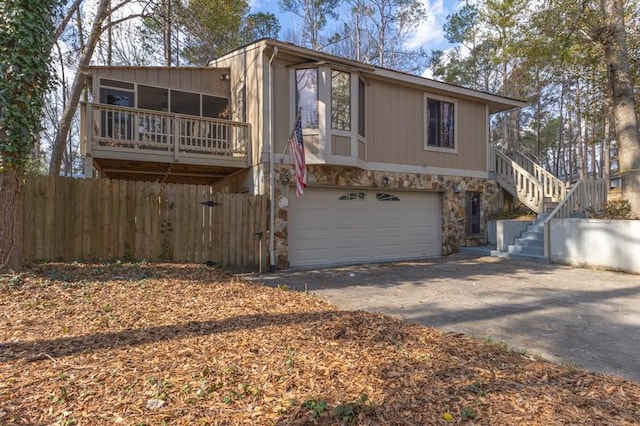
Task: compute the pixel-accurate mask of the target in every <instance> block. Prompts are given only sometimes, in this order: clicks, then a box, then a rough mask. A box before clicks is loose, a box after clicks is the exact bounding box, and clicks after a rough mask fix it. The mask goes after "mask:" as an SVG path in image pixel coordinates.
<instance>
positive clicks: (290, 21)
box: [249, 0, 460, 51]
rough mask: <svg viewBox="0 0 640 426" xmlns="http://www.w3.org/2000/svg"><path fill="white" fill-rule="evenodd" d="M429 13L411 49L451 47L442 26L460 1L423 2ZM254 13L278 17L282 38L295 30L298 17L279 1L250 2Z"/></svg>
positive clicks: (438, 0) (429, 0) (417, 32)
mask: <svg viewBox="0 0 640 426" xmlns="http://www.w3.org/2000/svg"><path fill="white" fill-rule="evenodd" d="M421 1H422V3H423V4H424V6H425V9H426V11H427V19H426V20H425V21H424V22H423V23H422V24H421V25H420V27H419V28H418V30H417V31H416V33H415V34H414V35H413V37H412V39H411V40H410V41H409V47H418V46H422V47H424V48H425V49H426V50H427V51H430V50H432V49H446V48H447V47H449V44H448V43H447V40H446V39H445V38H444V35H443V33H442V25H443V24H444V22H445V19H446V17H447V15H450V14H451V13H454V12H455V10H456V9H457V8H458V7H459V3H460V2H459V0H421ZM249 3H250V5H251V11H252V12H271V13H273V14H275V15H276V16H277V17H278V20H279V21H280V25H281V26H282V31H281V36H282V33H284V32H285V31H286V30H287V29H289V28H295V22H296V17H295V16H294V15H292V14H289V13H282V12H280V8H279V6H278V0H249Z"/></svg>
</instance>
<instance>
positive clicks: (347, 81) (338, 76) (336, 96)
mask: <svg viewBox="0 0 640 426" xmlns="http://www.w3.org/2000/svg"><path fill="white" fill-rule="evenodd" d="M331 128H332V129H336V130H347V131H349V130H351V74H349V73H347V72H344V71H336V70H331Z"/></svg>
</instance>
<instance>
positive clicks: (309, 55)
mask: <svg viewBox="0 0 640 426" xmlns="http://www.w3.org/2000/svg"><path fill="white" fill-rule="evenodd" d="M260 46H262V47H264V48H271V49H273V48H275V47H277V48H278V52H279V53H278V54H280V53H281V52H286V53H289V54H291V55H292V56H295V57H300V58H304V59H307V60H311V61H316V62H321V61H326V62H327V63H329V64H336V65H341V66H345V67H349V68H353V69H355V70H358V71H360V72H362V73H363V75H364V76H365V77H367V76H371V77H373V78H379V79H383V80H386V81H389V82H395V83H397V84H400V85H403V86H411V87H415V88H419V89H421V90H425V91H427V92H433V93H436V94H441V95H448V96H454V97H459V98H463V99H471V100H475V101H478V102H483V103H487V104H488V106H489V113H490V114H495V113H498V112H502V111H508V110H510V109H514V108H521V107H524V106H526V105H527V103H526V102H524V101H521V100H519V99H513V98H508V97H506V96H500V95H495V94H493V93H487V92H481V91H479V90H473V89H468V88H466V87H462V86H456V85H454V84H450V83H444V82H441V81H438V80H434V79H430V78H426V77H421V76H417V75H413V74H409V73H405V72H402V71H397V70H392V69H389V68H383V67H378V66H374V65H369V64H364V63H362V62H357V61H354V60H351V59H346V58H341V57H339V56H335V55H331V54H328V53H323V52H318V51H315V50H312V49H308V48H306V47H300V46H296V45H295V44H291V43H286V42H282V41H278V40H273V39H261V40H258V41H256V42H254V43H250V44H247V45H245V46H242V47H240V48H238V49H235V50H234V51H232V52H229V53H227V54H225V55H223V56H221V57H220V58H218V59H223V58H225V57H228V56H233V55H235V54H237V53H238V52H239V51H242V50H245V49H247V48H259V47H260ZM212 62H213V61H212Z"/></svg>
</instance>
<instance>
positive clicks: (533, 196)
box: [495, 150, 545, 213]
mask: <svg viewBox="0 0 640 426" xmlns="http://www.w3.org/2000/svg"><path fill="white" fill-rule="evenodd" d="M495 152H496V178H497V181H498V183H500V185H501V186H502V187H503V188H504V189H505V190H506V191H507V192H509V193H510V194H511V195H513V196H514V197H516V198H518V200H519V201H520V202H521V203H523V204H524V205H526V206H527V207H528V208H530V209H531V210H533V211H534V212H536V213H540V212H542V211H544V201H545V200H544V187H543V185H542V183H541V182H540V181H539V180H538V179H537V178H536V177H535V176H534V175H533V174H531V173H529V172H528V171H527V170H526V169H525V168H524V167H522V166H520V165H519V164H518V163H516V162H515V161H514V160H513V159H511V158H509V156H507V155H506V154H505V153H503V152H501V151H498V150H496V151H495Z"/></svg>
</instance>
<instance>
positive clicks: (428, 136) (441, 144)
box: [425, 96, 456, 150]
mask: <svg viewBox="0 0 640 426" xmlns="http://www.w3.org/2000/svg"><path fill="white" fill-rule="evenodd" d="M425 115H426V117H425V148H427V149H428V148H444V149H451V150H453V149H455V148H456V146H455V139H456V138H455V136H456V135H455V127H456V126H455V103H454V102H448V101H444V100H441V99H435V98H431V97H427V96H425Z"/></svg>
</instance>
